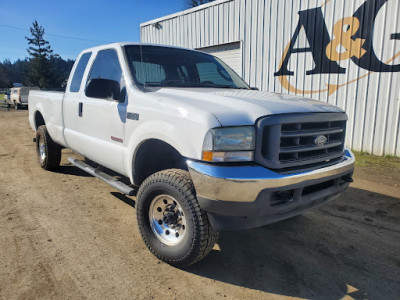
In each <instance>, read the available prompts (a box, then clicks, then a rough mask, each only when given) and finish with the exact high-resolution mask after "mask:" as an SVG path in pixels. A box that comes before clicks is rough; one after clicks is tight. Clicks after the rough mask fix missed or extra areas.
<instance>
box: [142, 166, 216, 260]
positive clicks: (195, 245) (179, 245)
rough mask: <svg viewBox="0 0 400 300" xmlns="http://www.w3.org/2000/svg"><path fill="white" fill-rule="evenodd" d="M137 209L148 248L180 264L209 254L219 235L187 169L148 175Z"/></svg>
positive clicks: (164, 258)
mask: <svg viewBox="0 0 400 300" xmlns="http://www.w3.org/2000/svg"><path fill="white" fill-rule="evenodd" d="M136 213H137V221H138V225H139V230H140V233H141V235H142V238H143V240H144V242H145V244H146V246H147V248H149V250H150V251H151V252H152V253H153V254H154V255H155V256H157V257H158V258H159V259H161V260H163V261H165V262H166V263H169V264H171V265H174V266H177V267H184V266H188V265H191V264H194V263H195V262H197V261H199V260H200V259H202V258H203V257H205V256H206V255H207V254H208V253H209V252H210V251H211V249H212V248H213V246H214V244H215V243H216V241H217V239H218V231H216V230H214V229H213V228H212V226H211V224H210V222H209V220H208V216H207V213H206V212H205V211H203V210H202V209H201V208H200V206H199V203H198V202H197V199H196V193H195V189H194V186H193V182H192V180H191V179H190V175H189V173H188V172H187V171H183V170H178V169H170V170H164V171H161V172H158V173H155V174H153V175H151V176H150V177H148V178H147V179H146V180H145V181H144V182H143V184H142V185H141V186H140V188H139V192H138V195H137V204H136Z"/></svg>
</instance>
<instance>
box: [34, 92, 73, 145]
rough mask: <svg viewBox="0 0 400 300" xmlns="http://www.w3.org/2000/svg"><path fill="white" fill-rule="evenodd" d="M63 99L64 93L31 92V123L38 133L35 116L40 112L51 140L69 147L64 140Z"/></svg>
mask: <svg viewBox="0 0 400 300" xmlns="http://www.w3.org/2000/svg"><path fill="white" fill-rule="evenodd" d="M63 98H64V93H59V92H43V91H30V93H29V122H30V124H31V127H32V129H33V130H35V131H36V129H37V128H36V125H35V115H36V113H38V112H40V114H41V115H42V116H43V119H44V121H45V123H46V127H47V130H48V132H49V134H50V136H51V138H52V139H53V140H54V141H55V142H56V143H57V144H60V145H61V146H64V147H67V144H66V142H65V139H64V119H63V105H62V103H63Z"/></svg>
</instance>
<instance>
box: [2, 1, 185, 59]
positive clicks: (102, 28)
mask: <svg viewBox="0 0 400 300" xmlns="http://www.w3.org/2000/svg"><path fill="white" fill-rule="evenodd" d="M184 8H185V5H184V1H183V0H125V1H124V0H68V1H59V0H35V1H32V0H0V61H3V60H4V59H10V60H11V61H12V62H13V61H15V60H17V59H18V58H21V59H23V58H25V57H26V56H27V52H26V48H27V41H26V40H25V36H26V35H29V34H30V32H29V31H27V30H29V27H30V26H31V24H32V22H33V21H34V20H35V19H36V20H37V21H38V22H39V24H40V25H42V26H43V27H44V29H45V30H46V33H49V34H45V39H46V40H48V41H49V42H50V45H51V46H52V48H53V50H54V52H55V53H57V54H59V55H60V56H61V57H62V58H64V59H68V58H71V59H75V57H76V56H77V55H78V54H79V52H80V51H82V50H83V49H85V48H89V47H93V46H96V45H101V44H104V43H108V42H139V41H140V33H139V32H140V31H139V28H140V23H143V22H146V21H149V20H152V19H155V18H159V17H162V16H165V15H168V14H172V13H175V12H178V11H181V10H183V9H184ZM10 27H16V28H21V29H14V28H10ZM50 34H54V35H50ZM56 35H61V36H68V37H74V38H77V39H70V38H62V37H58V36H56ZM80 39H83V40H80Z"/></svg>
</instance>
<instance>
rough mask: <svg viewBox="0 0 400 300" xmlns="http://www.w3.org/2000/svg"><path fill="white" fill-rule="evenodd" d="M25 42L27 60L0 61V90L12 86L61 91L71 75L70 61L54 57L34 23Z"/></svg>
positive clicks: (42, 34) (43, 31)
mask: <svg viewBox="0 0 400 300" xmlns="http://www.w3.org/2000/svg"><path fill="white" fill-rule="evenodd" d="M30 31H31V36H30V37H25V38H26V40H27V42H28V49H27V52H28V54H29V57H27V58H25V59H24V60H21V59H18V60H17V61H15V62H14V63H12V62H11V61H10V60H8V59H6V60H4V61H3V62H0V88H7V87H12V86H13V84H14V83H22V84H23V85H24V86H37V87H40V88H41V89H49V90H61V89H62V88H63V87H64V84H65V81H66V80H67V79H68V76H69V73H70V72H71V69H72V66H73V64H74V60H70V59H68V60H64V59H62V58H61V57H60V56H59V55H57V54H54V53H53V50H52V49H51V47H50V44H49V42H48V41H46V40H45V39H44V38H43V36H44V34H45V30H44V28H43V27H42V26H40V25H39V24H38V22H37V21H34V22H33V24H32V27H31V28H30Z"/></svg>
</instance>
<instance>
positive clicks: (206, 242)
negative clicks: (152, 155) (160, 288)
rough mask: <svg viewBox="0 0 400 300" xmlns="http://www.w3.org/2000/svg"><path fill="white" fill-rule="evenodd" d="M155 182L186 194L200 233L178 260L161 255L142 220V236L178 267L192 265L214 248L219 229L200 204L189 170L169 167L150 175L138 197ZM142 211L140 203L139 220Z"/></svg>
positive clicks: (153, 251) (140, 229)
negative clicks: (212, 224) (214, 227)
mask: <svg viewBox="0 0 400 300" xmlns="http://www.w3.org/2000/svg"><path fill="white" fill-rule="evenodd" d="M155 183H168V184H171V185H172V186H173V187H175V188H176V189H178V190H179V191H180V192H181V193H182V194H184V196H185V198H186V199H187V200H189V203H190V208H191V210H192V214H193V215H194V216H196V217H195V218H194V222H195V226H198V227H199V232H200V234H199V235H196V234H195V235H194V239H193V242H192V249H191V250H192V251H189V252H188V254H187V255H186V256H185V257H183V258H180V259H178V260H172V259H166V258H164V257H161V256H160V255H159V253H158V252H157V251H156V250H155V249H154V248H153V247H152V245H151V244H150V243H149V241H148V240H147V239H146V237H145V236H144V235H143V232H144V228H143V227H144V224H143V223H142V222H138V224H139V231H140V233H141V235H142V238H143V240H144V242H145V244H146V246H147V248H148V249H149V250H150V251H151V252H152V253H153V254H154V255H155V256H156V257H158V258H159V259H161V260H163V261H165V262H167V263H169V264H171V265H174V266H177V267H185V266H189V265H192V264H194V263H196V262H198V261H199V260H201V259H202V258H203V257H205V256H206V255H207V254H208V253H209V252H210V251H211V250H212V248H213V247H214V245H215V243H216V242H217V240H218V231H216V230H214V229H213V228H212V226H211V224H210V221H209V219H208V216H207V213H206V212H205V211H203V210H202V209H201V208H200V205H199V203H198V201H197V198H196V191H195V189H194V185H193V182H192V180H191V178H190V174H189V172H188V171H185V170H180V169H168V170H163V171H160V172H158V173H155V174H153V175H151V176H149V177H148V178H147V179H146V180H145V181H144V182H143V184H142V185H141V186H140V188H139V192H138V194H137V199H141V196H142V194H143V192H144V190H145V189H146V188H147V187H149V186H150V185H152V184H155ZM142 213H143V212H142V211H141V207H140V205H139V206H138V207H137V215H138V220H139V218H140V214H142Z"/></svg>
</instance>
